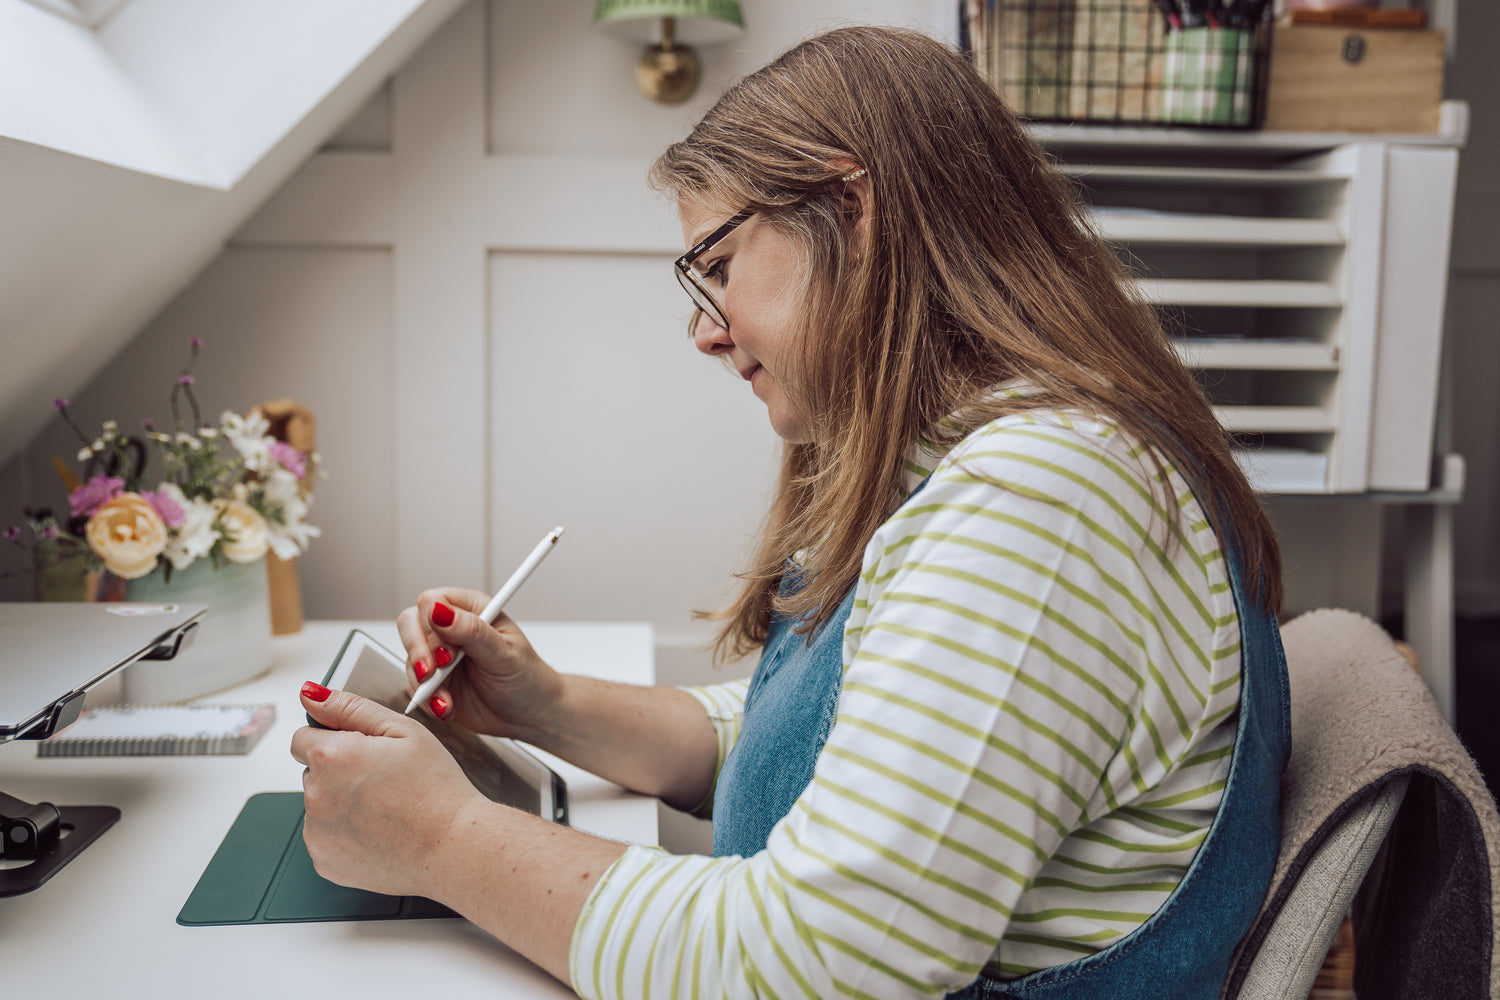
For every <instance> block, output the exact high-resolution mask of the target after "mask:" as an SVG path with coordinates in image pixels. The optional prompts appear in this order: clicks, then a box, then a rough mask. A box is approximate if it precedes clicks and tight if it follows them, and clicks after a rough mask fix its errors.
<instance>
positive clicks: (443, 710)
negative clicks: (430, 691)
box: [427, 694, 448, 719]
mask: <svg viewBox="0 0 1500 1000" xmlns="http://www.w3.org/2000/svg"><path fill="white" fill-rule="evenodd" d="M427 707H428V708H430V709H432V714H433V715H435V716H437V717H438V718H439V719H441V718H442V717H443V716H445V715H447V714H448V699H447V698H444V697H443V696H442V695H440V694H435V695H433V696H432V700H431V701H429V702H428V703H427Z"/></svg>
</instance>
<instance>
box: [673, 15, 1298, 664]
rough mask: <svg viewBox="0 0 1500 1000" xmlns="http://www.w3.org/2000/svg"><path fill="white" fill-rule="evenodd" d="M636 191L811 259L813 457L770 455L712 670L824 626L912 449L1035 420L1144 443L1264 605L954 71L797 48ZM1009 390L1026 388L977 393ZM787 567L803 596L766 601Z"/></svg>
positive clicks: (1204, 449) (1039, 193)
mask: <svg viewBox="0 0 1500 1000" xmlns="http://www.w3.org/2000/svg"><path fill="white" fill-rule="evenodd" d="M853 166H858V167H863V168H865V169H866V170H867V171H868V178H869V179H868V184H869V193H868V204H867V208H866V209H865V215H864V218H865V220H866V226H867V229H866V231H865V232H864V233H863V234H862V238H861V239H858V240H856V239H855V238H854V237H855V225H856V220H858V219H859V218H860V217H861V211H860V207H859V202H858V200H857V198H855V197H853V196H852V195H851V192H850V184H846V183H843V182H842V181H841V180H840V178H841V177H842V176H843V175H845V174H846V173H848V172H849V171H850V170H851V169H852V167H853ZM651 176H652V181H653V183H654V184H656V185H657V186H658V187H659V188H661V189H664V190H666V191H669V192H671V193H673V194H675V195H676V196H677V197H678V198H679V199H684V198H686V199H694V200H697V201H699V202H701V203H704V204H710V205H714V206H720V207H723V208H724V209H725V210H726V212H733V211H737V210H739V209H742V208H745V209H750V210H752V211H754V212H756V213H758V215H759V216H760V217H762V218H763V220H764V221H765V222H766V223H769V224H770V225H773V226H776V227H778V228H779V229H780V230H781V231H783V232H785V233H787V234H789V235H791V236H793V237H794V238H795V242H796V243H797V244H799V245H800V246H801V247H802V248H803V249H804V250H805V256H806V260H807V267H808V281H807V285H806V288H805V289H804V290H803V297H804V305H805V310H804V316H805V321H804V323H803V329H802V330H800V331H793V334H794V335H795V336H796V337H797V338H799V339H798V341H797V342H798V348H799V350H800V352H801V354H802V364H801V366H800V368H799V369H798V378H797V379H796V382H795V390H796V392H795V396H794V398H796V399H798V401H799V403H800V406H801V408H802V409H803V410H804V411H805V414H806V416H807V417H808V419H809V420H810V421H811V422H812V426H813V427H814V428H815V432H814V435H813V437H814V441H813V443H811V444H788V445H786V446H785V449H784V455H783V461H782V471H781V479H780V483H779V487H778V490H777V493H776V496H775V499H774V501H773V503H772V507H771V510H770V512H769V514H768V515H767V521H766V524H765V526H764V529H763V531H762V534H761V538H760V543H759V547H758V550H757V551H756V553H755V555H754V557H753V562H752V564H751V566H750V567H749V569H748V570H746V571H745V572H743V573H742V574H740V576H741V579H742V580H743V581H744V586H743V589H742V591H741V593H740V595H739V597H738V598H737V599H736V600H735V601H734V602H733V603H732V604H731V605H730V607H728V608H727V609H725V610H723V611H721V612H716V613H714V614H713V615H711V616H710V617H714V618H718V619H721V620H722V621H723V622H724V624H723V627H722V629H721V631H720V633H719V636H718V641H717V644H716V645H717V651H718V653H719V654H720V655H721V656H725V655H727V656H730V657H736V656H742V655H744V654H745V653H748V652H750V651H751V650H753V649H754V648H755V647H756V646H757V645H759V644H760V643H761V642H762V641H763V640H764V638H765V635H766V631H767V628H768V626H769V623H770V618H771V614H772V611H773V610H777V611H781V612H784V613H788V614H792V615H795V616H799V617H801V616H807V615H810V616H812V618H811V620H812V622H813V624H814V625H817V624H821V623H822V622H823V621H825V620H826V619H827V617H828V616H829V615H831V614H832V613H833V611H834V610H835V609H836V607H837V606H838V604H839V603H840V601H841V599H842V597H843V595H844V593H845V592H846V591H847V590H848V589H849V587H851V586H852V585H853V584H854V582H855V580H856V579H857V578H858V575H859V570H860V565H861V560H862V558H863V552H864V548H865V545H866V544H867V543H868V542H869V540H870V538H871V537H872V536H873V535H874V533H875V531H876V529H877V528H878V527H879V526H880V525H881V523H882V522H884V521H885V520H886V519H887V518H888V517H889V516H890V514H891V513H892V512H893V510H894V509H895V507H896V506H897V505H898V504H899V503H900V502H901V501H902V500H903V499H904V473H903V462H902V460H903V458H904V457H905V456H906V455H907V453H908V450H909V449H910V447H911V446H912V444H913V443H914V442H916V441H918V440H919V439H923V440H926V441H930V442H932V443H934V444H936V445H938V446H940V447H950V446H952V445H953V444H956V443H957V442H958V441H959V440H960V439H961V438H962V437H963V436H964V435H966V434H967V433H968V432H970V431H972V430H973V429H974V428H976V427H979V426H981V425H982V424H984V423H987V422H988V421H990V420H993V419H995V418H996V417H999V416H1003V415H1004V414H1007V413H1014V412H1016V411H1018V410H1024V409H1034V408H1040V407H1066V408H1076V409H1079V410H1083V411H1086V412H1092V413H1097V414H1102V415H1107V416H1108V417H1110V418H1112V419H1113V420H1115V421H1116V422H1118V423H1119V424H1120V425H1121V426H1122V427H1123V428H1124V429H1125V430H1126V431H1127V432H1128V433H1130V434H1131V435H1133V436H1134V437H1136V438H1137V439H1139V440H1141V441H1145V442H1149V443H1150V444H1152V445H1153V446H1154V447H1155V449H1157V452H1159V454H1160V455H1161V456H1164V457H1165V459H1166V460H1167V461H1169V462H1170V463H1172V465H1173V466H1175V468H1177V469H1178V470H1179V471H1180V472H1181V473H1182V474H1183V476H1184V477H1185V478H1186V479H1187V480H1188V482H1189V484H1190V485H1191V486H1192V488H1193V490H1194V492H1195V494H1196V495H1197V496H1198V497H1199V498H1200V500H1201V501H1202V506H1203V508H1204V510H1205V512H1206V513H1207V515H1208V517H1209V519H1210V521H1211V523H1212V524H1213V526H1214V529H1215V530H1216V531H1217V533H1218V535H1219V537H1220V538H1221V539H1223V540H1225V541H1226V542H1227V541H1228V540H1229V539H1233V540H1234V542H1235V543H1236V547H1237V549H1238V551H1239V554H1240V558H1241V565H1242V567H1243V569H1244V571H1245V574H1246V579H1247V582H1248V583H1250V584H1251V586H1252V587H1253V593H1254V595H1255V599H1256V600H1257V601H1258V603H1260V604H1261V605H1262V606H1264V607H1267V608H1270V609H1273V610H1274V609H1277V608H1279V606H1280V602H1281V558H1280V553H1279V550H1278V548H1277V545H1276V539H1275V535H1274V532H1273V531H1272V529H1271V526H1270V523H1269V521H1268V519H1267V517H1266V514H1265V511H1264V510H1263V508H1262V507H1261V505H1260V502H1259V501H1258V500H1257V499H1256V497H1255V495H1254V493H1253V492H1252V490H1251V488H1250V486H1249V483H1248V482H1247V481H1246V479H1245V477H1244V475H1243V474H1242V473H1241V471H1240V469H1239V467H1238V466H1237V465H1236V464H1235V462H1234V459H1233V457H1232V455H1231V454H1230V449H1229V445H1230V441H1229V438H1228V436H1227V435H1226V433H1225V432H1224V430H1223V428H1222V427H1221V426H1220V424H1219V422H1218V420H1217V419H1216V418H1215V416H1214V414H1213V411H1212V409H1211V407H1210V406H1209V403H1208V401H1207V399H1206V398H1205V397H1204V395H1203V393H1202V392H1201V391H1200V390H1199V388H1198V386H1197V384H1196V383H1195V382H1194V380H1193V378H1192V376H1191V375H1190V374H1189V373H1188V372H1187V370H1186V369H1185V368H1184V367H1183V365H1182V364H1181V362H1180V361H1179V360H1178V358H1177V356H1176V354H1175V353H1174V352H1173V351H1172V349H1171V346H1170V344H1169V342H1168V339H1167V337H1166V335H1165V334H1164V333H1163V331H1162V327H1161V324H1160V322H1159V320H1158V319H1157V317H1156V315H1155V314H1154V313H1153V311H1152V310H1151V308H1150V307H1149V306H1147V305H1145V304H1143V303H1141V302H1139V301H1137V300H1135V299H1134V298H1132V296H1131V295H1130V294H1129V293H1128V292H1127V288H1128V285H1127V283H1126V278H1127V275H1126V273H1125V271H1124V269H1123V268H1122V266H1121V265H1120V263H1119V261H1118V259H1117V258H1116V256H1115V255H1114V253H1113V252H1111V250H1110V249H1109V248H1108V247H1107V246H1106V245H1105V244H1104V243H1103V241H1102V240H1101V239H1100V238H1099V237H1098V235H1097V234H1096V233H1095V232H1094V231H1093V229H1092V228H1091V226H1090V225H1089V223H1088V222H1087V218H1086V216H1085V214H1084V212H1083V211H1082V208H1081V204H1080V201H1079V199H1078V196H1077V194H1076V192H1075V191H1074V190H1073V188H1072V187H1071V185H1070V184H1069V182H1067V181H1066V180H1065V179H1064V178H1063V177H1062V176H1061V174H1060V173H1059V172H1058V171H1057V170H1056V169H1055V168H1054V167H1053V166H1052V164H1051V162H1050V160H1049V159H1048V157H1047V155H1046V154H1045V153H1044V152H1043V151H1042V150H1041V149H1040V148H1039V147H1038V146H1037V145H1036V144H1035V143H1034V142H1032V141H1031V139H1030V138H1029V137H1027V136H1026V135H1025V133H1024V132H1023V131H1022V130H1021V128H1020V126H1019V124H1018V122H1017V120H1016V118H1015V116H1014V115H1012V114H1011V112H1010V110H1009V109H1008V108H1007V107H1006V106H1005V104H1004V103H1003V102H1002V101H1001V100H1000V98H999V97H998V96H997V95H996V93H995V92H994V91H993V90H992V89H990V87H989V86H988V85H986V84H985V83H984V81H983V80H982V79H980V77H979V76H978V74H977V73H976V72H975V71H974V69H973V67H971V66H970V65H969V64H968V63H967V62H966V61H965V60H963V59H962V58H961V57H960V56H959V55H957V54H956V53H954V52H952V51H951V50H949V49H948V48H946V47H945V46H943V45H942V44H941V43H939V42H937V41H934V40H933V39H931V38H928V37H926V36H924V35H922V34H919V33H916V32H912V31H905V30H900V29H892V28H874V27H856V28H842V29H839V30H836V31H831V32H829V33H827V34H824V35H820V36H818V37H816V38H812V39H810V40H808V41H806V42H803V43H802V44H800V45H798V46H796V47H795V48H793V49H791V50H790V51H788V52H786V53H785V54H784V55H782V56H781V57H780V58H778V59H777V60H776V61H774V62H772V63H771V64H770V65H768V66H766V67H764V68H763V69H761V70H758V71H757V72H755V73H753V74H751V75H750V76H748V77H746V78H744V79H743V80H741V81H740V82H739V83H737V84H735V85H734V86H733V87H732V88H730V89H729V91H728V92H726V93H725V94H724V96H723V97H722V98H720V100H719V101H718V103H717V104H715V105H714V107H713V108H712V109H711V110H710V111H709V112H708V113H707V114H706V115H705V116H704V117H703V120H702V121H701V122H699V123H698V125H697V126H696V127H695V128H694V129H693V131H692V133H691V134H690V135H689V136H688V137H687V138H686V139H684V140H682V141H681V142H678V143H675V144H674V145H672V146H671V147H669V148H668V149H667V150H666V152H664V153H663V154H662V155H661V157H660V158H659V159H658V160H657V161H656V163H655V165H654V166H653V167H652V172H651ZM1017 378H1019V379H1021V380H1022V381H1024V382H1026V383H1029V384H1031V385H1032V386H1034V387H1036V388H1037V389H1038V390H1039V391H1038V392H1037V393H1036V394H1035V395H1031V396H1028V397H1026V398H1023V399H1003V400H1002V399H997V398H994V397H993V396H992V395H991V393H990V391H989V390H991V389H992V387H994V386H996V385H997V384H1000V383H1003V382H1006V381H1008V380H1011V379H1017ZM954 414H960V415H961V416H960V418H959V419H958V420H956V421H955V420H950V419H948V418H950V417H951V416H952V415H954ZM1157 452H1152V453H1150V455H1151V458H1150V460H1151V461H1152V462H1159V459H1158V458H1157ZM1156 471H1158V472H1159V471H1160V470H1159V469H1157V470H1156ZM1160 482H1161V488H1162V489H1163V490H1164V491H1170V486H1169V485H1168V484H1167V482H1166V480H1165V478H1164V477H1163V478H1162V479H1161V480H1160ZM1163 499H1164V500H1170V493H1169V492H1168V493H1167V495H1166V496H1164V497H1163ZM1162 506H1163V508H1164V509H1166V510H1173V509H1175V506H1174V505H1171V504H1169V503H1165V502H1164V503H1163V505H1162ZM1165 527H1166V530H1167V533H1168V538H1169V539H1170V538H1171V537H1173V536H1178V537H1180V534H1179V533H1180V528H1179V526H1177V525H1175V524H1169V525H1166V526H1165ZM799 552H800V553H803V554H804V572H803V578H804V579H805V580H806V581H807V583H806V585H805V586H804V587H803V588H802V589H801V590H800V591H799V592H797V593H796V594H793V595H786V596H779V595H778V592H777V591H778V581H779V580H780V577H781V574H782V571H783V569H784V566H785V562H786V560H787V558H788V557H789V556H792V555H793V554H794V553H799Z"/></svg>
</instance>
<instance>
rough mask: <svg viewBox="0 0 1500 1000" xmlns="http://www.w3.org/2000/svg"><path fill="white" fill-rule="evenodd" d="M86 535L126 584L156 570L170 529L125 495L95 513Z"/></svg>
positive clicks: (138, 500)
mask: <svg viewBox="0 0 1500 1000" xmlns="http://www.w3.org/2000/svg"><path fill="white" fill-rule="evenodd" d="M251 513H254V511H252V512H251ZM84 535H85V537H87V538H88V542H89V548H91V549H93V550H94V554H95V555H97V556H98V557H99V558H100V559H103V560H104V566H105V568H106V569H108V570H109V571H110V572H111V573H113V574H114V575H115V576H118V577H120V578H121V579H125V580H134V579H136V578H138V577H142V576H145V575H146V574H147V573H149V572H151V571H152V570H153V569H155V568H156V557H157V556H159V555H161V551H162V549H164V548H166V547H167V526H166V525H165V524H164V523H162V519H161V516H160V515H158V514H157V513H156V511H155V510H153V509H152V507H151V504H149V503H147V502H146V501H145V500H144V499H142V498H141V496H140V495H139V494H136V493H121V494H120V495H119V496H117V497H115V498H114V499H113V500H110V501H109V502H108V503H106V504H104V505H103V506H102V507H100V508H99V509H98V510H96V511H94V516H93V517H90V518H89V523H88V527H87V528H85V529H84Z"/></svg>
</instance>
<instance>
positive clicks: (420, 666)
mask: <svg viewBox="0 0 1500 1000" xmlns="http://www.w3.org/2000/svg"><path fill="white" fill-rule="evenodd" d="M411 672H412V673H414V674H416V675H417V683H418V684H420V683H422V682H423V681H425V680H426V679H427V678H428V677H431V676H432V668H431V667H429V666H428V665H427V661H426V660H418V661H417V662H416V663H413V664H412V665H411Z"/></svg>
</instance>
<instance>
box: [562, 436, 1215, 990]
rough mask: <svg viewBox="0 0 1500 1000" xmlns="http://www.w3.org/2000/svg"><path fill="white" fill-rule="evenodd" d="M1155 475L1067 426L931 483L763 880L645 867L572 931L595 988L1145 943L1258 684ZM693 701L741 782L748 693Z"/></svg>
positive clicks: (995, 970) (1190, 504) (1010, 961)
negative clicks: (741, 727)
mask: <svg viewBox="0 0 1500 1000" xmlns="http://www.w3.org/2000/svg"><path fill="white" fill-rule="evenodd" d="M925 472H926V470H925V468H924V469H914V470H913V475H914V477H919V476H920V475H921V474H925ZM1154 475H1155V467H1154V466H1153V465H1152V464H1151V463H1150V461H1149V459H1148V457H1147V456H1146V455H1144V454H1143V450H1142V449H1141V448H1140V447H1138V446H1136V445H1135V444H1134V443H1133V442H1132V441H1130V440H1129V439H1128V438H1127V436H1126V435H1124V434H1123V433H1121V432H1119V431H1118V429H1117V428H1116V426H1115V425H1113V424H1111V423H1109V422H1106V421H1101V420H1098V419H1095V418H1090V417H1083V416H1080V415H1077V414H1069V413H1063V412H1057V411H1038V412H1034V413H1029V414H1017V415H1012V416H1008V417H1005V418H1002V419H1000V420H997V421H994V422H992V423H990V424H988V425H986V426H984V427H982V428H980V429H979V430H977V431H975V432H974V433H972V434H970V435H969V436H968V437H967V438H965V439H964V440H963V441H962V442H961V443H960V444H959V445H958V446H957V447H956V448H955V449H954V450H953V451H952V452H951V453H949V454H948V455H947V456H945V457H943V458H942V460H941V461H939V462H937V464H936V468H935V469H934V470H933V473H932V476H931V479H930V481H929V482H928V484H927V485H926V487H925V488H923V489H922V490H921V491H920V492H919V493H917V494H916V495H914V496H912V497H910V498H909V499H908V501H907V503H906V504H905V505H903V506H902V507H901V508H900V509H899V510H898V511H897V512H896V513H895V514H894V515H893V516H892V517H891V518H890V519H889V520H888V521H887V522H886V523H885V524H884V525H883V526H882V527H881V528H880V529H879V530H878V531H877V532H876V534H875V536H874V538H873V539H871V541H870V543H869V545H868V547H867V548H866V550H865V556H864V564H863V568H862V572H861V576H860V580H859V583H858V585H857V587H856V592H855V601H854V609H853V612H852V613H851V615H850V617H849V620H848V623H847V625H846V627H845V633H844V665H845V666H844V681H843V689H842V693H841V695H840V700H839V707H838V715H837V718H836V721H835V723H834V726H833V729H832V731H831V732H830V734H829V738H828V742H827V744H826V745H825V747H824V749H823V752H822V754H821V756H820V757H819V759H818V762H817V765H816V767H815V770H814V774H813V779H812V781H811V783H810V784H809V786H808V788H807V789H806V790H805V791H804V792H803V793H802V795H801V796H800V797H799V798H798V800H797V802H796V803H795V805H794V806H793V808H792V811H791V813H790V814H789V815H788V816H787V817H786V818H785V819H784V820H782V821H781V822H780V823H779V824H778V825H777V826H776V827H775V828H774V829H773V830H772V833H771V836H770V839H769V843H768V845H767V847H766V849H765V850H764V851H762V852H760V853H759V854H757V855H755V856H754V857H749V858H737V857H736V858H705V857H696V856H684V857H678V856H673V855H669V854H666V853H664V852H662V851H660V850H657V849H654V848H640V847H633V848H630V849H628V850H627V851H626V852H625V854H624V855H623V856H622V857H621V858H620V859H619V860H618V861H616V862H615V864H614V865H612V866H611V867H610V869H609V870H608V871H607V872H606V873H605V875H604V876H603V878H602V879H601V880H600V882H599V884H598V885H597V887H596V888H595V890H594V892H593V894H592V895H591V897H590V899H589V901H588V903H587V905H586V906H585V908H584V911H583V913H582V915H581V916H580V918H579V921H578V924H577V926H576V928H575V930H574V935H573V942H572V951H571V956H570V962H571V975H572V979H573V983H574V987H575V989H577V990H578V992H579V993H580V994H582V995H584V996H588V997H631V998H639V997H669V996H695V997H697V996H704V997H707V996H778V997H834V996H851V997H872V998H875V997H898V996H901V997H905V996H941V995H942V994H944V993H945V992H948V991H950V990H952V989H955V988H958V987H961V986H963V985H965V984H967V983H968V982H971V981H972V980H973V979H974V978H975V977H976V976H977V975H979V973H980V972H981V971H988V972H990V973H991V974H994V975H999V976H1002V977H1009V976H1016V975H1020V974H1022V973H1025V972H1027V971H1031V970H1034V969H1037V968H1042V967H1046V966H1049V965H1055V964H1058V963H1061V962H1066V961H1070V960H1072V959H1074V958H1077V957H1079V956H1081V955H1085V954H1088V953H1090V952H1093V951H1096V950H1099V949H1101V948H1103V947H1106V946H1107V945H1109V944H1110V942H1112V941H1113V940H1115V939H1116V938H1118V937H1120V936H1121V935H1123V934H1125V933H1127V932H1128V931H1130V930H1131V929H1133V928H1134V927H1136V926H1138V925H1139V924H1141V923H1142V922H1144V921H1145V919H1146V918H1147V917H1148V916H1149V915H1150V914H1151V913H1152V912H1153V911H1154V910H1155V909H1156V908H1157V907H1158V906H1159V905H1160V904H1161V903H1162V901H1164V900H1165V898H1166V896H1167V895H1168V894H1169V893H1170V892H1171V890H1172V889H1173V887H1174V886H1175V885H1176V884H1177V882H1178V881H1179V880H1180V879H1181V877H1182V875H1183V873H1184V872H1185V870H1186V868H1187V866H1188V864H1189V863H1190V862H1191V860H1192V857H1193V854H1194V852H1195V850H1196V848H1197V846H1198V844H1199V843H1200V842H1201V841H1202V839H1203V837H1204V836H1205V834H1206V832H1207V828H1208V825H1209V824H1210V822H1211V821H1212V819H1213V816H1214V813H1215V811H1216V809H1217V807H1218V803H1219V799H1220V797H1221V793H1222V790H1223V786H1224V780H1225V777H1226V775H1227V773H1228V766H1229V757H1230V754H1231V752H1232V749H1233V739H1234V719H1235V709H1236V707H1237V705H1238V699H1239V666H1240V658H1239V623H1238V618H1237V615H1236V612H1235V607H1234V599H1233V595H1232V593H1231V591H1230V585H1229V580H1228V571H1227V567H1226V566H1225V561H1224V558H1223V554H1222V552H1221V550H1220V548H1219V544H1218V541H1217V538H1216V536H1215V534H1214V532H1213V530H1212V529H1211V528H1210V527H1209V525H1208V523H1207V521H1206V519H1205V517H1204V514H1203V511H1202V509H1201V508H1200V506H1199V504H1198V502H1197V500H1196V499H1195V498H1194V497H1193V496H1192V494H1191V492H1190V491H1189V489H1188V488H1187V485H1186V484H1185V482H1184V481H1183V480H1182V479H1181V478H1180V477H1179V476H1178V475H1177V474H1176V473H1175V472H1173V471H1171V470H1170V469H1168V471H1167V482H1166V484H1165V485H1163V484H1162V483H1161V482H1160V480H1159V479H1156V478H1153V477H1154ZM694 693H695V694H696V695H697V696H698V698H699V699H700V701H702V703H703V704H704V706H705V708H706V709H707V710H708V712H709V715H710V717H711V718H712V719H713V720H714V724H715V727H716V729H717V731H718V733H719V738H720V760H721V762H722V760H723V756H724V755H725V754H726V753H727V752H728V749H729V748H730V746H732V744H733V741H734V738H735V735H736V733H737V730H738V719H739V713H740V712H741V710H742V706H743V702H744V694H745V684H744V683H743V682H738V683H731V684H725V685H718V686H715V687H709V688H701V689H695V691H694Z"/></svg>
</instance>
